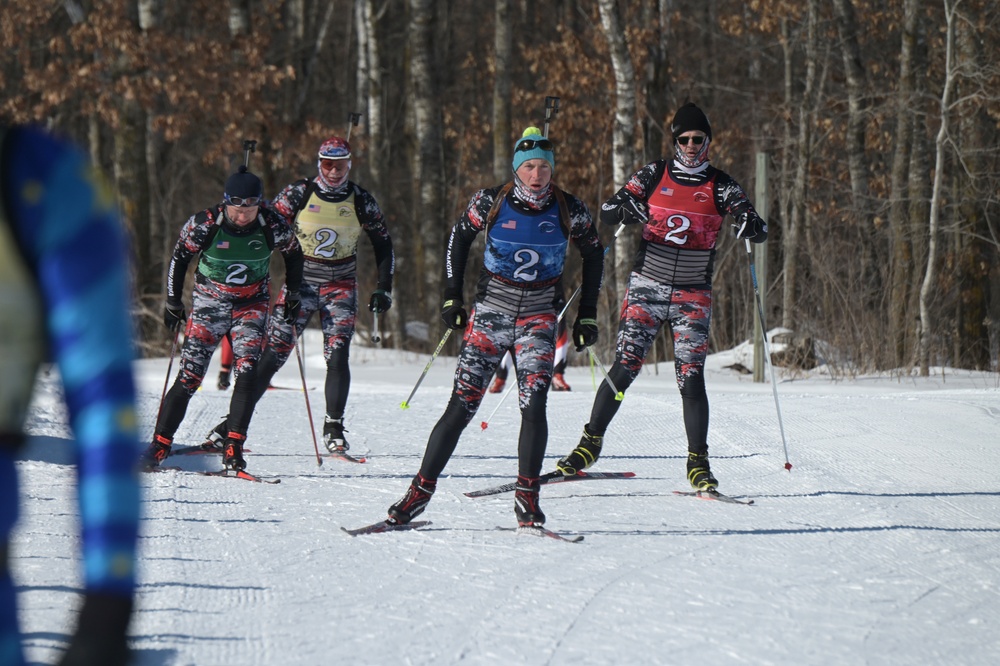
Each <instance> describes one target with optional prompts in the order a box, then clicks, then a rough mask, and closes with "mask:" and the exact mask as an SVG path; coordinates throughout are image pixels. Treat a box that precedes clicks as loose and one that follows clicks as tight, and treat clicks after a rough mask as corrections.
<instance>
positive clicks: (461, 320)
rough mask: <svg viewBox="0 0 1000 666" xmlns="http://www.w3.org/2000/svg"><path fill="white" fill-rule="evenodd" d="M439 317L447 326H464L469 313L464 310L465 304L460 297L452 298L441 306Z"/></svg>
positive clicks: (454, 327)
mask: <svg viewBox="0 0 1000 666" xmlns="http://www.w3.org/2000/svg"><path fill="white" fill-rule="evenodd" d="M441 319H443V320H444V323H445V325H446V326H447V327H448V328H453V329H459V328H465V324H466V322H468V321H469V313H468V312H466V311H465V304H464V303H462V301H461V299H458V298H452V299H449V300H447V301H445V302H444V305H442V306H441Z"/></svg>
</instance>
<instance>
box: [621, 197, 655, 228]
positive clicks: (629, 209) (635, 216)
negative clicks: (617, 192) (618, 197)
mask: <svg viewBox="0 0 1000 666" xmlns="http://www.w3.org/2000/svg"><path fill="white" fill-rule="evenodd" d="M618 219H619V221H620V222H621V223H622V224H646V222H648V221H649V204H647V203H646V202H645V201H639V200H638V199H633V198H632V197H625V201H624V202H622V205H621V206H619V207H618Z"/></svg>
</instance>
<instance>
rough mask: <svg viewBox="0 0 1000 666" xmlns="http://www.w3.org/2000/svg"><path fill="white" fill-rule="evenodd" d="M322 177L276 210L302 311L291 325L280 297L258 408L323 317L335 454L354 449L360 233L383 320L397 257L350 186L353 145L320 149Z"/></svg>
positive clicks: (295, 189)
mask: <svg viewBox="0 0 1000 666" xmlns="http://www.w3.org/2000/svg"><path fill="white" fill-rule="evenodd" d="M318 157H319V160H318V162H317V170H318V174H317V175H316V176H315V177H314V178H303V179H301V180H298V181H296V182H294V183H292V184H290V185H288V186H287V187H285V189H283V190H282V191H281V192H280V193H279V194H278V196H277V197H275V199H274V201H272V202H271V206H270V207H271V208H272V209H274V210H275V211H277V212H278V213H280V214H281V215H282V216H284V217H285V219H286V220H287V221H288V223H289V225H291V226H292V227H293V229H294V230H295V234H296V236H297V237H298V240H299V244H300V245H302V250H303V253H304V255H305V268H304V270H303V282H302V289H301V291H300V295H301V303H300V304H295V306H298V305H301V309H300V310H299V313H298V316H297V317H296V318H295V320H294V321H295V323H294V326H293V325H292V324H290V323H288V321H287V320H288V319H290V318H288V317H286V316H285V311H286V308H287V307H288V303H287V293H286V290H284V289H283V290H282V292H281V295H280V296H279V298H278V302H277V305H276V306H275V309H274V316H272V317H271V319H270V322H269V324H268V334H267V343H266V348H265V350H264V354H263V356H262V357H261V360H260V365H259V368H258V373H257V383H256V390H255V392H254V396H253V397H254V404H256V403H257V401H259V400H260V398H261V397H262V396H263V395H264V393H265V392H267V387H268V385H269V384H270V382H271V378H272V377H274V374H275V373H276V372H277V371H278V369H279V368H281V366H283V365H284V364H285V362H286V361H287V360H288V357H289V355H290V354H291V353H292V350H293V348H294V345H295V340H296V339H298V336H299V335H301V334H302V331H303V330H304V329H305V327H306V324H308V323H309V319H310V318H311V317H312V316H313V313H316V312H318V313H319V318H320V326H321V327H322V329H323V356H324V358H325V359H326V366H327V372H326V387H325V389H326V417H325V419H324V424H323V443H324V444H325V445H326V448H327V449H328V450H329V451H330V452H331V453H344V452H346V451H347V449H348V448H349V445H348V443H347V439H346V437H345V436H344V409H345V408H346V406H347V396H348V392H349V391H350V387H351V370H350V366H349V364H348V358H349V356H350V349H351V338H352V337H353V336H354V326H355V321H356V318H357V312H358V296H357V287H358V285H357V253H358V240H359V238H360V237H361V234H362V232H364V234H365V235H367V236H368V240H369V241H370V242H371V244H372V248H373V249H374V251H375V263H376V265H377V267H378V284H377V288H376V289H375V291H374V292H373V293H372V295H371V298H370V299H369V302H368V309H369V310H371V311H372V312H375V313H378V314H381V313H383V312H386V311H387V310H388V309H389V307H390V306H391V305H392V295H391V294H392V276H393V269H394V263H395V258H394V256H393V251H392V239H391V238H390V237H389V231H388V229H387V228H386V225H385V218H384V216H383V215H382V210H381V209H380V208H379V205H378V203H377V202H376V201H375V198H374V197H373V196H372V195H371V194H369V193H368V192H367V191H366V190H364V189H363V188H361V187H359V186H358V185H357V184H355V183H354V182H352V181H350V180H349V179H348V174H349V173H350V170H351V146H350V144H348V143H347V141H346V140H345V139H343V138H341V137H337V136H334V137H331V138H329V139H327V140H326V141H324V142H323V144H322V145H321V146H320V147H319V155H318ZM227 430H228V427H227V424H226V421H223V422H222V423H220V424H219V425H218V426H216V427H215V429H214V430H213V431H212V432H211V433H209V435H208V438H209V441H210V442H218V441H221V439H222V438H223V437H225V433H226V432H227Z"/></svg>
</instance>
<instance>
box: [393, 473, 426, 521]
mask: <svg viewBox="0 0 1000 666" xmlns="http://www.w3.org/2000/svg"><path fill="white" fill-rule="evenodd" d="M436 488H437V481H431V480H430V479H425V478H424V477H422V476H420V474H417V475H416V476H415V477H413V481H412V482H411V483H410V487H409V488H407V490H406V494H405V495H403V498H402V499H401V500H399V501H398V502H396V503H395V504H393V505H392V506H390V507H389V517H388V518H386V519H385V522H387V523H389V524H390V525H405V524H406V523H408V522H410V521H411V520H413V519H414V518H416V517H417V516H419V515H420V514H421V513H423V511H424V509H425V508H426V507H427V503H428V502H430V501H431V495H433V494H434V490H435V489H436Z"/></svg>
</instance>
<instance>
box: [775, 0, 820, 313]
mask: <svg viewBox="0 0 1000 666" xmlns="http://www.w3.org/2000/svg"><path fill="white" fill-rule="evenodd" d="M818 5H819V3H818V0H808V1H807V3H806V18H805V20H806V25H805V28H806V36H805V40H804V44H805V63H804V67H805V81H804V89H803V91H802V97H801V100H800V101H799V105H798V106H799V112H798V137H797V139H796V141H795V143H794V146H795V161H794V164H795V175H794V177H793V179H792V195H791V203H790V206H789V213H790V216H789V218H788V220H787V224H786V227H785V235H784V239H783V245H784V251H785V256H784V270H783V273H784V278H785V279H784V292H783V299H782V304H781V306H782V307H781V311H782V320H781V325H782V326H784V327H785V328H789V329H794V328H796V326H795V323H796V317H797V310H796V298H797V290H798V286H799V285H798V279H799V268H800V266H801V257H800V252H801V239H802V231H803V227H804V226H805V225H806V223H807V216H808V208H807V206H806V198H807V197H808V196H809V187H808V185H809V183H808V174H809V166H810V162H811V161H812V123H813V118H812V114H813V110H814V107H815V105H816V96H817V79H818V75H817V72H816V70H817V60H818V54H817V40H818V36H817V22H818V21H819V17H818V13H819V6H818Z"/></svg>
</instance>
